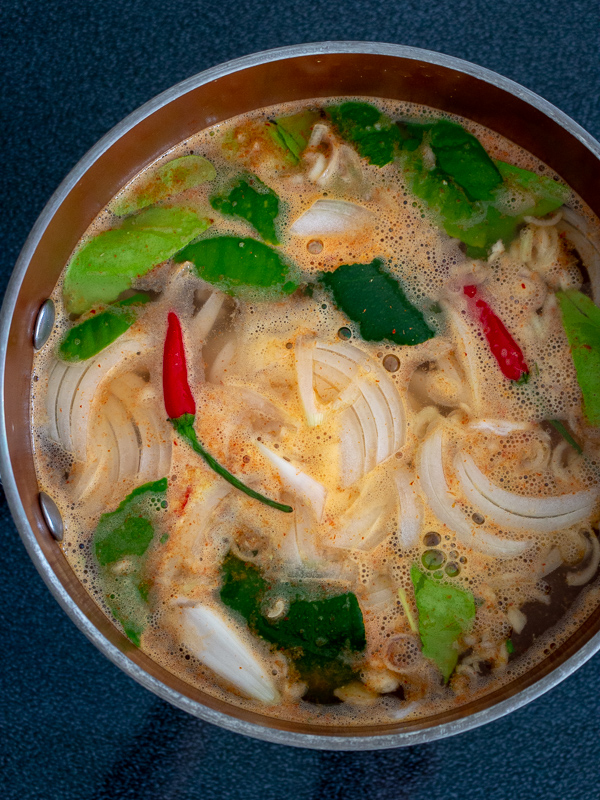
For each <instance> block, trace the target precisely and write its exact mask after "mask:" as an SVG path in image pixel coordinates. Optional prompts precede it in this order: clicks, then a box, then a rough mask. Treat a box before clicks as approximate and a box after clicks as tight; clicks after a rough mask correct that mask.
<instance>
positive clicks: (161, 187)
mask: <svg viewBox="0 0 600 800" xmlns="http://www.w3.org/2000/svg"><path fill="white" fill-rule="evenodd" d="M216 174H217V173H216V170H215V168H214V167H213V165H212V164H211V163H210V161H208V159H206V158H203V157H202V156H195V155H190V156H182V157H181V158H174V159H173V160H172V161H168V162H167V163H166V164H161V165H160V166H159V167H157V168H156V169H153V170H152V171H151V172H150V173H148V174H146V175H144V176H143V178H142V179H141V180H140V181H135V182H134V184H133V186H132V187H130V188H128V189H127V190H126V192H125V196H124V197H123V198H121V199H120V200H119V201H118V202H117V203H116V204H115V206H114V208H113V211H114V213H115V214H117V215H118V216H120V217H123V216H125V215H127V214H133V213H134V212H135V211H139V210H140V209H142V208H146V207H147V206H151V205H153V204H154V203H158V202H159V201H160V200H166V199H167V198H168V197H173V196H175V195H177V194H181V192H184V191H186V189H191V188H193V187H194V186H199V185H200V184H202V183H205V182H206V181H212V180H214V178H215V176H216Z"/></svg>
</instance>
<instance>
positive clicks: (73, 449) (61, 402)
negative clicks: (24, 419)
mask: <svg viewBox="0 0 600 800" xmlns="http://www.w3.org/2000/svg"><path fill="white" fill-rule="evenodd" d="M145 346H146V343H145V342H142V341H140V340H136V339H126V340H122V339H119V340H118V341H117V342H115V344H113V345H111V346H110V347H107V348H106V350H103V351H102V353H100V354H98V355H97V356H94V357H93V358H90V359H88V360H87V361H84V362H82V363H81V364H73V365H70V364H68V365H59V366H57V367H55V368H54V369H53V370H52V374H51V379H50V381H49V384H48V394H47V396H46V408H47V411H48V416H49V418H50V420H51V423H50V434H51V435H52V434H55V435H56V438H57V441H58V442H59V443H60V444H62V446H63V447H64V448H65V450H67V451H68V452H70V453H73V455H74V456H75V458H76V460H78V461H85V459H86V454H87V453H86V451H87V447H86V445H87V428H88V424H89V421H90V419H91V418H92V405H93V403H94V400H95V399H96V396H97V391H98V388H99V387H100V384H101V383H102V382H103V381H104V379H105V378H107V377H108V375H109V374H110V373H111V372H112V371H113V370H114V368H115V367H117V366H120V365H121V364H122V363H123V362H124V361H125V360H126V359H127V358H129V357H130V356H132V355H134V354H135V353H137V352H139V351H140V350H143V349H144V348H145Z"/></svg>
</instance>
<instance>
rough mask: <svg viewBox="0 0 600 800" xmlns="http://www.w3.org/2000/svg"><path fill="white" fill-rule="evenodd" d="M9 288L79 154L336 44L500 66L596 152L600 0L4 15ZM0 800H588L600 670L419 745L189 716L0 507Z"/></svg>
mask: <svg viewBox="0 0 600 800" xmlns="http://www.w3.org/2000/svg"><path fill="white" fill-rule="evenodd" d="M0 19H1V38H2V41H1V44H0V53H1V55H2V59H3V62H4V64H3V69H2V74H3V78H2V86H1V93H2V103H1V109H2V111H1V113H2V125H1V127H0V131H1V133H0V136H1V139H2V141H3V157H2V162H1V163H2V166H1V169H0V192H1V194H0V197H1V198H2V209H3V213H2V215H1V218H0V219H1V223H0V224H1V226H2V236H1V239H0V242H1V247H0V289H2V290H3V289H4V287H5V285H6V281H7V280H8V276H9V274H10V271H11V269H12V265H13V264H14V261H15V259H16V257H17V255H18V252H19V249H20V248H21V246H22V245H23V242H24V240H25V238H26V236H27V233H28V231H29V229H30V227H31V226H32V225H33V223H34V222H35V219H36V217H37V216H38V214H39V213H40V211H41V210H42V208H43V206H44V204H45V203H46V201H47V199H48V197H49V196H50V194H51V193H52V192H53V190H54V189H55V188H56V186H57V185H58V183H59V182H60V181H61V180H62V178H63V177H64V176H65V175H66V173H67V172H68V171H69V170H70V169H71V167H72V166H74V164H75V163H76V162H77V161H78V160H79V159H80V158H81V156H82V155H83V154H84V153H85V152H86V151H87V150H88V149H89V148H90V147H91V146H92V145H93V144H94V143H95V142H96V141H97V140H98V139H99V138H100V137H101V136H102V135H103V134H104V133H105V132H106V131H107V130H109V129H110V128H111V127H112V126H113V125H115V124H116V123H117V122H119V120H120V119H122V118H123V117H124V116H125V115H126V114H128V113H129V112H130V111H132V110H134V109H135V108H136V107H137V106H139V105H140V104H142V103H143V102H145V101H146V100H148V99H149V98H151V97H152V96H154V95H155V94H157V93H158V92H160V91H162V90H163V89H166V88H168V87H169V86H171V85H172V84H174V83H176V82H178V81H180V80H182V79H183V78H186V77H188V76H190V75H193V74H194V73H196V72H200V71H201V70H203V69H206V68H208V67H211V66H213V65H215V64H217V63H219V62H222V61H225V60H228V59H230V58H235V57H237V56H240V55H245V54H247V53H251V52H254V51H256V50H263V49H268V48H271V47H278V46H282V45H285V44H296V43H300V42H310V41H323V40H326V39H338V40H340V39H356V40H373V41H387V42H395V43H399V44H408V45H414V46H418V47H424V48H428V49H432V50H439V51H441V52H443V53H448V54H450V55H454V56H458V57H460V58H464V59H467V60H471V61H473V62H475V63H477V64H481V65H482V66H485V67H488V68H490V69H493V70H496V71H498V72H500V73H502V74H504V75H506V76H507V77H509V78H513V79H514V80H516V81H518V82H520V83H522V84H524V85H525V86H526V87H528V88H529V89H532V90H533V91H535V92H537V93H539V94H541V95H542V96H543V97H545V98H546V99H548V100H550V101H551V102H552V103H554V104H555V105H557V106H558V107H559V108H561V109H562V110H563V111H565V112H566V113H567V114H569V115H570V116H572V117H573V118H574V119H575V120H576V121H577V122H579V123H580V124H581V125H583V126H584V127H585V128H587V129H588V130H589V131H590V133H592V134H593V135H594V136H596V137H599V136H600V106H599V99H598V98H599V88H600V80H599V79H600V71H599V67H598V64H599V62H598V55H599V50H600V36H599V30H600V25H599V23H600V9H599V6H598V4H597V2H596V0H575V2H569V3H566V2H564V0H545V2H534V1H532V0H524V2H519V3H517V2H507V1H506V0H502V2H497V3H495V4H494V5H492V3H491V1H490V0H487V1H486V0H457V2H451V0H443V2H441V3H437V4H433V3H425V2H417V0H399V2H394V1H393V0H379V2H371V3H368V4H366V3H362V2H359V1H358V0H330V2H328V3H327V2H322V3H314V2H309V1H308V0H302V1H300V0H281V2H278V3H275V2H272V0H254V2H253V0H218V2H210V3H209V2H205V1H204V0H198V2H192V0H127V2H124V3H119V2H116V1H115V0H112V1H111V0H95V1H94V2H77V0H72V1H71V2H62V3H61V2H51V1H50V0H38V2H15V0H2V2H1V3H0ZM0 532H1V535H2V536H3V539H4V546H3V549H2V562H1V563H2V566H1V573H0V593H1V595H2V605H1V608H2V609H3V612H2V615H1V622H0V624H1V626H2V639H1V641H2V649H3V652H2V661H3V666H2V669H1V670H0V682H1V691H2V694H1V696H0V725H1V729H0V733H1V739H0V798H2V800H12V799H13V798H15V800H16V799H17V798H18V799H19V800H33V798H36V800H37V798H40V800H41V799H43V800H55V799H56V800H63V799H64V800H88V798H90V799H92V800H121V798H145V799H146V798H148V800H196V799H198V800H200V798H203V800H204V799H206V800H221V798H227V799H229V798H231V799H232V800H237V798H240V800H255V798H256V800H276V799H277V800H280V799H286V798H294V800H325V799H327V800H338V798H344V799H346V798H348V800H354V798H363V799H364V800H371V798H373V800H375V798H377V800H388V798H389V799H390V800H392V799H393V800H396V799H398V800H400V798H410V800H421V798H423V800H446V799H448V800H450V799H451V798H460V799H461V800H462V799H463V798H470V800H479V799H480V798H485V800H509V799H510V800H513V798H519V799H522V798H524V799H525V800H529V799H530V798H531V799H532V800H533V799H534V798H543V799H544V800H584V799H585V800H589V799H590V798H598V797H600V760H599V757H598V753H599V750H600V744H599V727H600V726H599V723H600V658H599V657H596V658H595V659H593V660H592V661H591V662H588V664H587V665H585V666H584V667H583V668H582V669H581V670H579V672H578V673H576V674H575V675H573V676H572V677H571V678H569V679H568V680H566V681H565V682H564V683H563V684H561V685H560V686H559V687H557V688H556V689H554V690H553V691H552V692H551V693H550V694H547V695H545V696H544V697H542V698H540V699H538V700H537V701H536V702H534V703H533V704H531V705H530V706H528V707H526V708H524V709H521V710H520V711H518V712H515V713H514V714H512V715H511V716H509V717H508V718H504V719H503V720H500V721H498V722H495V723H492V724H491V725H488V726H486V727H484V728H480V729H478V730H476V731H472V732H469V733H466V734H463V735H461V736H459V737H455V738H453V739H449V740H446V741H443V742H435V743H433V744H429V745H421V746H416V747H413V748H410V749H405V750H397V751H387V752H381V753H378V752H370V753H362V754H353V753H319V752H312V751H308V750H295V749H291V748H286V747H280V746H276V745H270V744H265V743H260V742H256V741H252V740H250V739H245V738H242V737H240V736H238V735H235V734H232V733H228V732H226V731H222V730H220V729H218V728H215V727H213V726H210V725H207V724H204V723H202V722H199V721H198V720H196V719H193V718H191V717H188V716H187V715H185V714H184V713H183V712H180V711H178V710H176V709H173V708H171V707H170V706H168V705H166V704H165V703H164V702H162V701H160V700H158V699H157V698H155V697H154V696H153V695H151V694H150V693H148V692H147V691H145V690H144V689H142V688H141V687H139V686H137V684H134V683H133V682H132V681H131V680H130V679H129V678H127V677H126V676H125V675H124V674H123V673H121V672H120V671H119V670H118V669H117V668H116V667H114V666H113V665H112V664H110V663H109V662H108V661H107V660H106V659H105V658H104V657H103V656H102V655H100V653H99V652H97V651H96V650H95V649H94V647H92V645H90V644H89V643H88V641H87V640H86V639H85V638H84V637H83V635H82V634H80V633H79V632H78V631H77V629H76V628H75V627H74V625H73V624H72V623H71V622H70V621H69V620H68V618H67V617H66V616H65V615H64V614H63V613H62V612H61V610H60V609H59V607H58V605H57V604H56V602H55V601H54V600H53V599H52V597H51V596H50V594H49V593H48V592H47V590H46V589H45V587H44V585H43V583H42V581H41V579H40V578H39V576H38V575H37V573H36V571H35V569H34V567H33V566H32V565H31V563H30V562H29V560H28V558H27V556H26V554H25V550H24V548H23V546H22V545H21V543H20V540H19V539H18V536H17V534H16V531H15V528H14V525H13V524H12V522H11V520H10V517H9V514H8V511H7V508H6V503H5V502H4V500H3V499H2V501H1V502H0Z"/></svg>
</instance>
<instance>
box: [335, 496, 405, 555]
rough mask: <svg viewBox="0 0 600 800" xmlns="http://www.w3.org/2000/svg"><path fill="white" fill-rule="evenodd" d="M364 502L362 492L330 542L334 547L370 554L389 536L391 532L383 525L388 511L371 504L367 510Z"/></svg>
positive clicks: (340, 522)
mask: <svg viewBox="0 0 600 800" xmlns="http://www.w3.org/2000/svg"><path fill="white" fill-rule="evenodd" d="M364 501H365V498H364V496H363V493H362V492H361V496H359V498H358V500H356V501H355V502H354V503H353V504H352V506H351V507H350V509H349V510H348V512H347V513H346V514H344V516H343V517H342V519H341V520H340V521H339V523H338V524H339V528H340V531H339V533H337V534H336V535H335V537H334V538H332V539H331V541H330V542H329V544H330V545H331V546H332V547H339V548H341V549H342V550H362V551H363V552H367V553H368V552H370V551H371V550H374V549H375V548H376V547H377V545H379V544H381V542H382V541H383V540H384V539H385V538H386V537H387V536H388V535H389V533H390V531H389V530H386V528H385V527H384V526H383V525H382V520H383V519H384V517H386V516H387V509H386V508H385V507H384V508H381V506H380V505H379V504H375V505H373V504H371V505H370V506H367V507H366V508H365V507H364Z"/></svg>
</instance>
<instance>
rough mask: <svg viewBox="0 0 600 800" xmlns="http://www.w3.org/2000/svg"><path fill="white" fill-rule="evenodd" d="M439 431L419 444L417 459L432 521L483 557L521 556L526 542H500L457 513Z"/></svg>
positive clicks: (497, 537) (503, 540)
mask: <svg viewBox="0 0 600 800" xmlns="http://www.w3.org/2000/svg"><path fill="white" fill-rule="evenodd" d="M443 455H444V454H443V428H441V427H439V428H436V429H435V430H434V431H433V433H432V434H430V435H429V436H428V437H427V439H426V440H425V441H424V442H423V444H422V446H421V453H420V458H419V481H420V483H421V488H422V489H423V491H424V492H425V496H426V497H427V500H428V502H429V505H430V507H431V510H432V511H433V513H434V514H435V515H436V517H437V518H438V519H439V520H440V522H443V523H444V524H445V525H447V526H448V528H450V530H452V531H454V533H455V534H456V537H457V539H458V540H459V541H460V542H461V544H463V545H465V547H471V548H473V549H474V550H478V551H479V552H480V553H483V554H484V555H487V556H493V557H496V558H514V557H515V556H519V555H521V553H523V552H524V551H525V550H527V548H528V547H530V544H531V543H530V542H519V541H514V540H512V539H501V538H500V537H499V536H495V535H493V534H491V533H488V532H486V531H482V530H480V529H477V528H475V527H474V526H473V525H471V524H469V522H468V521H467V518H466V516H465V514H464V513H463V512H462V510H461V509H460V507H459V505H458V503H457V498H456V497H455V496H454V495H453V494H452V493H451V491H450V488H449V487H448V483H447V481H446V476H445V474H444V467H443Z"/></svg>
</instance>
